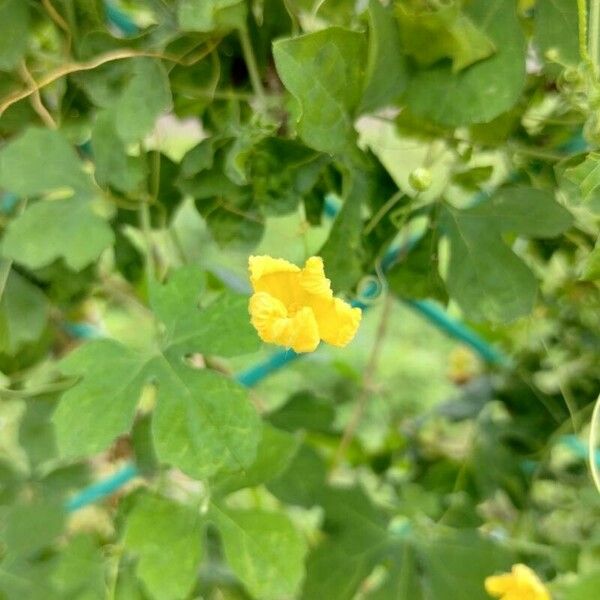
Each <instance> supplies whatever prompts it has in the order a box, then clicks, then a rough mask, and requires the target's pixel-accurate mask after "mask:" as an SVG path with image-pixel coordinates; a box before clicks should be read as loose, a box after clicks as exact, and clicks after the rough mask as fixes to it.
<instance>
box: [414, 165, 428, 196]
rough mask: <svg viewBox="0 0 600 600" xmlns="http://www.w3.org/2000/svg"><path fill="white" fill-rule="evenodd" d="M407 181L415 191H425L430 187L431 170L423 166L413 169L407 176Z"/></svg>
mask: <svg viewBox="0 0 600 600" xmlns="http://www.w3.org/2000/svg"><path fill="white" fill-rule="evenodd" d="M408 183H409V184H410V187H412V189H413V190H415V192H425V191H426V190H428V189H429V188H430V187H431V183H432V177H431V171H430V170H429V169H426V168H425V167H419V168H418V169H415V170H414V171H413V172H412V173H411V174H410V175H409V176H408Z"/></svg>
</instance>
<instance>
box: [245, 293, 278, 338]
mask: <svg viewBox="0 0 600 600" xmlns="http://www.w3.org/2000/svg"><path fill="white" fill-rule="evenodd" d="M248 311H249V312H250V320H251V322H252V325H253V326H254V328H255V329H256V331H258V335H259V336H260V339H261V340H263V341H264V342H269V343H276V341H275V340H276V338H277V336H278V333H279V329H280V328H279V327H278V326H277V322H278V321H280V320H281V319H286V318H287V316H288V313H287V310H286V308H285V306H284V305H283V303H282V302H280V301H279V300H277V298H274V297H273V296H271V295H270V294H267V293H266V292H258V293H256V294H253V295H252V296H251V297H250V303H249V304H248Z"/></svg>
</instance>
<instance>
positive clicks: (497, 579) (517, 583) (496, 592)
mask: <svg viewBox="0 0 600 600" xmlns="http://www.w3.org/2000/svg"><path fill="white" fill-rule="evenodd" d="M485 591H486V592H487V593H488V594H490V596H493V597H494V598H499V599H500V600H552V599H551V597H550V593H549V592H548V590H547V589H546V587H545V586H544V584H543V583H542V582H541V580H540V579H539V577H538V576H537V575H536V574H535V572H534V571H532V570H531V569H530V568H529V567H528V566H527V565H522V564H517V565H513V567H512V569H511V572H510V573H504V574H502V575H492V576H491V577H488V578H487V579H486V580H485Z"/></svg>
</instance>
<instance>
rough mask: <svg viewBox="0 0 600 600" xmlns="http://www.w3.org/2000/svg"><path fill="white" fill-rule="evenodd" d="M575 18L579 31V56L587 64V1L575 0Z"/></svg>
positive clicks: (588, 60)
mask: <svg viewBox="0 0 600 600" xmlns="http://www.w3.org/2000/svg"><path fill="white" fill-rule="evenodd" d="M577 17H578V30H579V56H580V58H581V60H582V61H584V62H587V63H589V62H590V57H589V54H588V47H587V0H577Z"/></svg>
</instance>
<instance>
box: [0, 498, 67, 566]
mask: <svg viewBox="0 0 600 600" xmlns="http://www.w3.org/2000/svg"><path fill="white" fill-rule="evenodd" d="M2 517H3V523H2V528H1V529H0V539H1V540H2V542H3V543H4V544H5V546H6V552H7V553H8V555H9V556H12V557H16V556H22V557H26V556H28V555H30V554H31V553H32V552H34V551H36V550H38V549H40V548H44V547H46V546H48V545H50V544H51V543H52V542H54V540H55V539H56V538H57V537H58V536H59V535H60V534H61V533H62V530H63V525H64V519H65V514H64V510H63V508H62V505H61V504H60V503H57V502H32V503H29V504H16V505H14V506H12V507H11V508H10V510H9V511H7V512H6V513H4V514H3V515H2Z"/></svg>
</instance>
